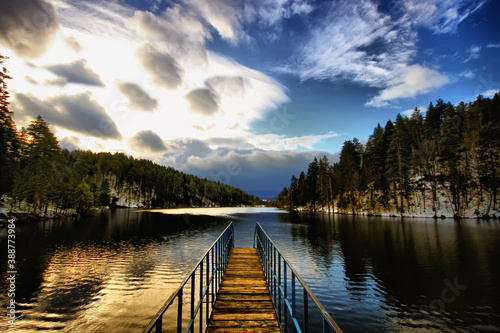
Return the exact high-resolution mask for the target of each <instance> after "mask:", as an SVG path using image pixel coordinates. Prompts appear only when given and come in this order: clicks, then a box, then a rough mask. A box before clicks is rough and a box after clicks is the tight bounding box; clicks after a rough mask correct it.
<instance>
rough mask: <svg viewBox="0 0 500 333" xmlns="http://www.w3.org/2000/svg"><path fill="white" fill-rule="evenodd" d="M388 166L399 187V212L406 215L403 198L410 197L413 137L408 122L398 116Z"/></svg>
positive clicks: (391, 140) (389, 150) (391, 139)
mask: <svg viewBox="0 0 500 333" xmlns="http://www.w3.org/2000/svg"><path fill="white" fill-rule="evenodd" d="M387 165H388V171H389V172H390V173H391V175H390V177H389V178H391V179H392V181H393V184H394V186H395V187H399V191H398V192H399V199H400V203H399V211H400V212H401V213H404V203H403V197H405V198H406V199H407V202H408V197H409V190H410V169H411V136H410V133H409V131H408V124H407V120H406V119H405V118H403V117H402V116H401V114H398V115H397V117H396V126H395V128H394V133H393V134H392V135H391V137H390V139H389V149H388V150H387Z"/></svg>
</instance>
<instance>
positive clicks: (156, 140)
mask: <svg viewBox="0 0 500 333" xmlns="http://www.w3.org/2000/svg"><path fill="white" fill-rule="evenodd" d="M129 142H130V145H131V146H132V147H133V148H134V149H136V150H141V149H146V150H147V151H149V152H154V153H155V152H161V151H165V150H166V149H167V147H166V146H165V144H164V143H163V141H162V139H161V138H160V136H159V135H158V134H156V133H155V132H153V131H140V132H138V133H137V134H136V135H134V136H133V137H132V138H131V139H130V140H129Z"/></svg>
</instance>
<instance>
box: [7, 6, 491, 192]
mask: <svg viewBox="0 0 500 333" xmlns="http://www.w3.org/2000/svg"><path fill="white" fill-rule="evenodd" d="M499 14H500V1H496V0H377V1H376V0H349V1H344V0H330V1H309V0H248V1H244V0H177V1H165V0H108V1H94V0H90V1H78V0H46V1H45V0H16V1H7V0H1V1H0V54H2V55H4V56H8V57H9V59H8V60H7V61H6V62H5V63H4V66H5V67H6V68H7V69H8V70H9V71H10V74H11V76H12V77H13V79H12V80H9V82H8V84H9V91H10V92H11V94H12V98H11V105H10V109H11V111H13V112H14V120H15V121H16V124H17V125H18V126H19V127H21V126H27V125H28V124H29V122H30V121H32V120H33V119H34V118H35V117H36V116H37V115H41V116H42V117H43V118H44V119H45V120H46V121H48V122H49V123H50V125H51V130H52V131H53V132H54V133H55V135H56V136H57V138H58V139H59V141H60V145H61V147H62V148H67V149H70V150H72V149H84V150H87V149H90V150H92V151H94V152H101V151H106V152H107V151H109V152H112V153H115V152H122V153H125V154H127V155H131V156H134V157H136V158H145V159H149V160H152V161H154V162H156V163H159V164H161V165H166V166H172V167H174V168H176V169H178V170H180V171H183V172H186V173H190V174H194V175H197V176H199V177H202V178H207V179H209V180H214V181H221V182H224V183H228V184H230V185H233V186H236V187H239V188H241V189H243V190H245V191H247V192H249V193H251V194H255V195H260V196H265V195H272V194H276V193H277V192H279V191H280V190H281V189H282V188H283V187H285V186H288V185H289V184H290V178H291V176H292V175H297V176H298V175H299V173H300V172H301V171H305V170H306V169H307V166H308V164H309V163H310V162H311V161H312V159H313V158H314V157H315V156H317V157H318V158H319V157H322V156H323V155H327V157H328V158H329V160H330V162H335V161H337V160H338V156H339V151H340V150H341V148H342V145H343V143H344V142H345V141H346V140H352V139H353V138H354V137H356V138H358V139H359V140H360V141H361V142H365V141H366V140H367V139H368V137H369V135H370V134H371V133H373V129H374V128H375V127H376V126H377V124H378V123H380V124H381V125H382V126H384V125H385V123H386V122H387V121H388V120H389V119H390V120H395V118H396V116H397V114H398V113H401V114H403V115H409V114H410V113H411V110H413V109H414V108H419V109H420V110H421V111H422V112H425V111H426V109H427V107H428V106H429V103H430V102H433V103H435V102H436V100H437V99H438V98H442V99H443V100H444V101H445V102H448V101H450V102H452V103H453V104H457V103H459V102H460V101H464V102H470V101H474V100H475V99H476V97H477V95H478V94H483V95H484V96H485V97H492V96H493V94H494V93H495V92H498V91H500V33H499V32H500V20H498V15H499Z"/></svg>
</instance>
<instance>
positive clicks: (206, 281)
mask: <svg viewBox="0 0 500 333" xmlns="http://www.w3.org/2000/svg"><path fill="white" fill-rule="evenodd" d="M209 273H210V254H209V253H207V268H206V277H207V278H206V280H205V289H206V291H207V299H206V303H205V304H206V306H205V322H208V319H209V318H208V306H209V304H210V283H209V281H210V275H209Z"/></svg>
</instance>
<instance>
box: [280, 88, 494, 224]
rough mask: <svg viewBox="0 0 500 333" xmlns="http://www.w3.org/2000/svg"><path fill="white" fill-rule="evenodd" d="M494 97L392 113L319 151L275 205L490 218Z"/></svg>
mask: <svg viewBox="0 0 500 333" xmlns="http://www.w3.org/2000/svg"><path fill="white" fill-rule="evenodd" d="M499 187H500V95H499V93H496V94H495V95H494V97H493V98H492V99H490V98H484V96H482V95H479V96H478V97H477V99H476V100H475V101H474V102H469V103H467V104H466V103H464V102H461V103H459V104H458V105H453V104H451V103H450V102H447V103H445V102H444V101H443V100H442V99H438V100H437V101H436V103H435V104H433V103H432V102H431V103H430V104H429V107H428V108H427V110H426V112H425V116H424V115H423V113H422V112H421V111H420V110H419V109H417V108H415V110H414V111H413V113H412V114H411V116H409V117H404V116H402V115H401V114H398V116H397V118H396V120H395V121H394V122H393V121H391V120H389V121H387V123H386V124H385V126H384V127H382V126H381V125H380V124H378V125H377V127H375V129H374V130H373V133H372V134H371V135H370V136H369V138H368V140H367V142H366V143H365V144H362V143H361V142H360V141H359V140H358V139H356V138H353V139H352V140H347V141H345V142H344V144H343V147H342V150H341V152H340V157H339V161H338V162H336V163H333V164H330V163H329V161H328V158H327V157H326V156H323V157H322V158H320V159H319V160H318V158H314V160H313V161H312V162H311V163H310V164H309V166H308V169H307V171H306V172H301V173H300V175H299V177H298V178H297V177H296V176H295V175H294V176H292V178H291V181H290V186H289V187H285V188H284V189H283V190H282V191H281V193H280V194H279V197H278V200H277V203H278V206H280V207H284V208H288V209H307V210H312V211H316V210H327V211H335V212H341V213H350V214H367V215H371V214H374V215H376V214H382V213H385V214H392V215H398V216H429V217H442V216H449V217H454V218H457V219H458V218H461V217H466V216H467V217H474V216H475V217H482V218H489V217H498V212H499V209H500V206H499V204H498V191H499Z"/></svg>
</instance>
